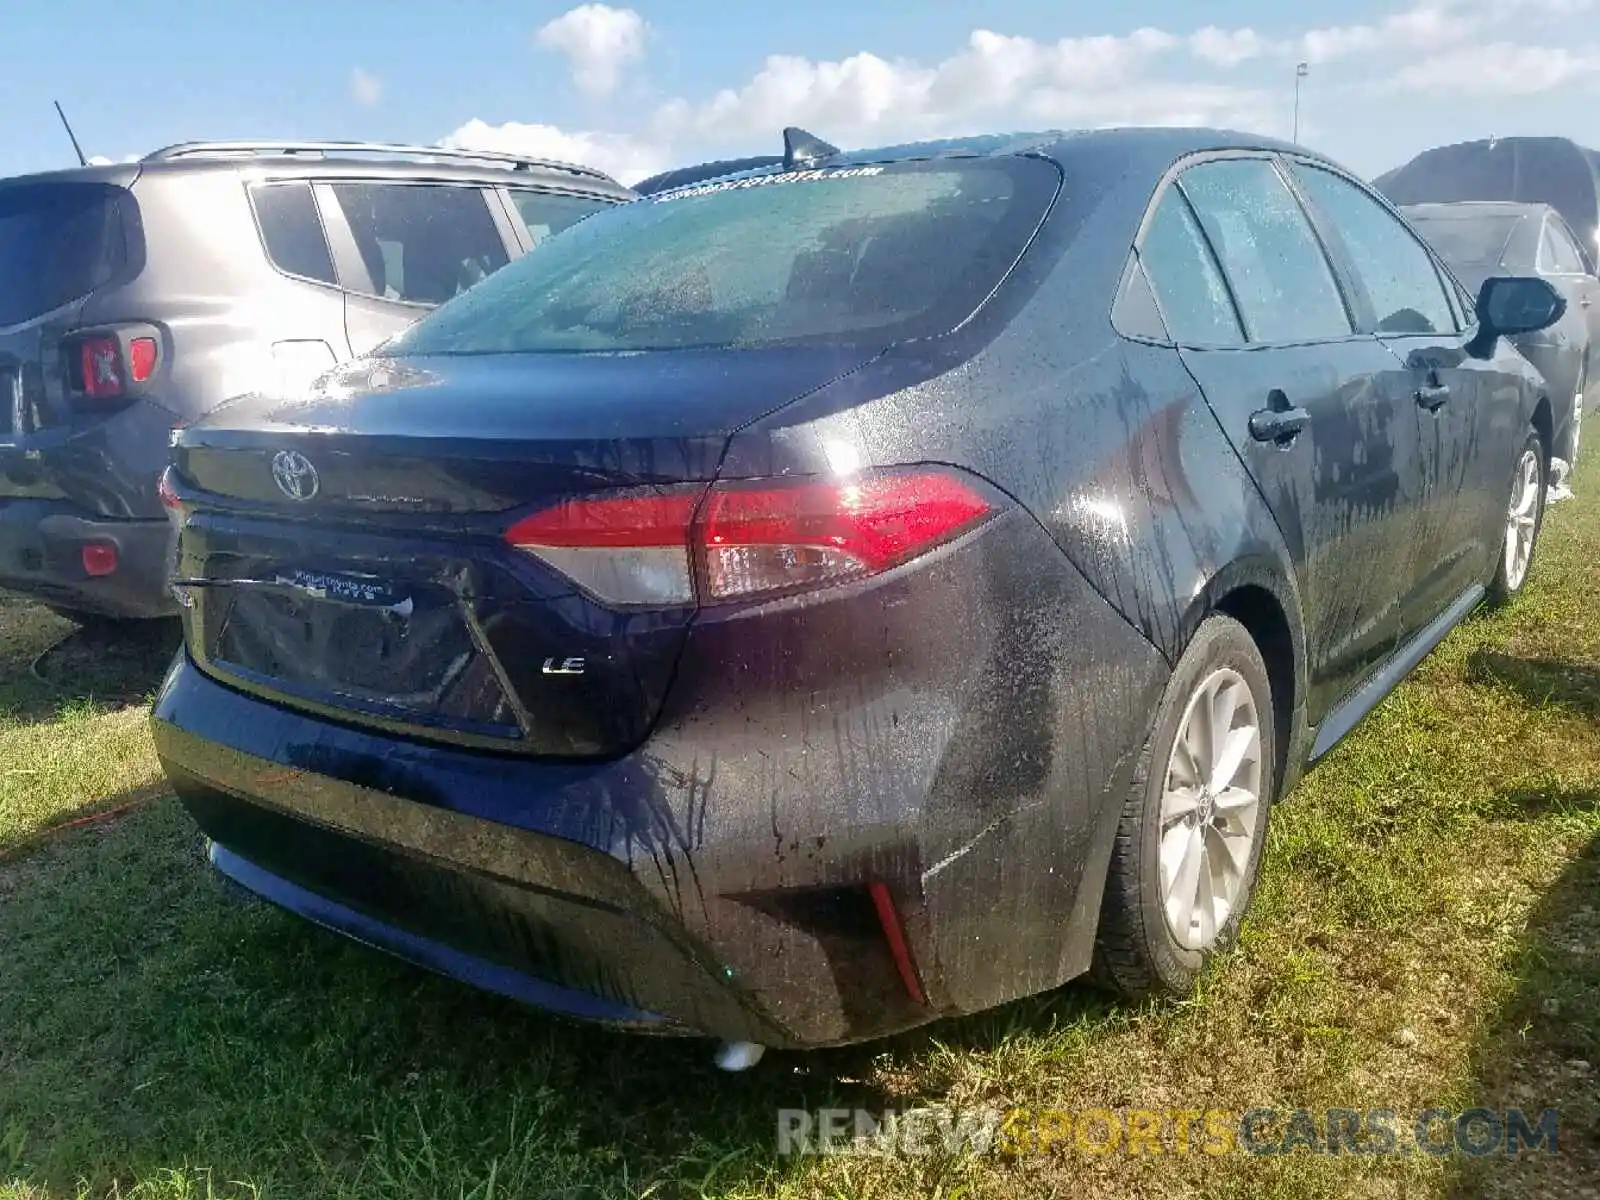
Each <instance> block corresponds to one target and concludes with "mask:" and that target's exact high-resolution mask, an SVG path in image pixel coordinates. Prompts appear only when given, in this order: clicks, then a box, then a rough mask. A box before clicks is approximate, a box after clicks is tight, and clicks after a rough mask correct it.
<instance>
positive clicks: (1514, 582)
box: [1489, 429, 1550, 605]
mask: <svg viewBox="0 0 1600 1200" xmlns="http://www.w3.org/2000/svg"><path fill="white" fill-rule="evenodd" d="M1530 455H1531V456H1532V458H1531V466H1532V469H1533V470H1535V471H1536V472H1537V474H1538V484H1537V487H1536V488H1535V491H1534V501H1533V505H1534V507H1533V540H1532V542H1531V543H1530V544H1529V545H1528V551H1527V560H1526V562H1525V563H1524V564H1523V566H1522V571H1521V574H1520V575H1514V574H1513V572H1512V567H1511V563H1510V561H1509V559H1510V555H1508V554H1507V552H1506V550H1507V546H1508V545H1509V543H1510V541H1511V521H1510V509H1511V507H1512V506H1513V505H1514V504H1515V502H1516V500H1517V498H1518V496H1519V494H1520V489H1521V487H1522V478H1523V472H1524V471H1525V470H1526V469H1528V467H1529V466H1530V457H1529V456H1530ZM1549 488H1550V457H1549V455H1548V454H1547V453H1546V450H1545V444H1544V439H1543V438H1542V437H1540V436H1539V431H1538V430H1536V429H1530V430H1529V431H1528V438H1527V440H1526V441H1525V442H1523V444H1522V449H1521V450H1520V451H1518V453H1517V461H1516V466H1515V467H1514V468H1513V469H1512V472H1511V480H1510V484H1509V486H1508V487H1507V489H1506V490H1507V492H1508V501H1507V520H1506V523H1505V527H1504V530H1503V532H1502V534H1501V538H1500V548H1499V550H1498V552H1497V553H1496V555H1495V567H1494V578H1493V579H1491V580H1490V581H1489V603H1490V604H1493V605H1501V604H1507V603H1509V602H1510V601H1512V600H1513V599H1515V598H1516V596H1517V595H1518V594H1519V593H1520V592H1521V591H1522V589H1523V587H1525V586H1526V585H1527V582H1528V576H1530V575H1531V574H1533V564H1534V560H1535V559H1536V558H1537V557H1538V553H1539V531H1540V530H1542V529H1543V528H1544V507H1545V498H1546V495H1547V494H1548V492H1549Z"/></svg>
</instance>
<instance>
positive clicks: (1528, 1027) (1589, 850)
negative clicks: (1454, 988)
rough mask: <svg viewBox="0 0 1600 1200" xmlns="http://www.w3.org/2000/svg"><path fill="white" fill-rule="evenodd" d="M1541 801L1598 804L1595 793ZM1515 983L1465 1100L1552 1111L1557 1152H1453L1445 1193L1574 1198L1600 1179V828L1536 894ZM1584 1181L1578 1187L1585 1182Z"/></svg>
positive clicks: (1585, 807)
mask: <svg viewBox="0 0 1600 1200" xmlns="http://www.w3.org/2000/svg"><path fill="white" fill-rule="evenodd" d="M1547 807H1550V808H1564V809H1566V810H1567V811H1573V812H1579V811H1586V812H1588V813H1595V812H1600V792H1597V791H1595V790H1589V791H1586V792H1582V793H1574V794H1569V795H1566V796H1564V797H1561V798H1559V800H1558V802H1557V803H1555V804H1550V805H1548V806H1547ZM1512 973H1513V977H1514V980H1515V987H1514V990H1513V992H1512V993H1511V995H1510V996H1509V997H1507V999H1506V1001H1505V1003H1504V1004H1503V1005H1502V1007H1501V1009H1500V1011H1499V1012H1498V1014H1497V1015H1496V1017H1495V1019H1494V1020H1493V1021H1492V1022H1491V1023H1490V1024H1489V1026H1488V1027H1487V1028H1486V1029H1485V1031H1484V1033H1483V1034H1482V1036H1481V1039H1480V1041H1479V1043H1478V1045H1477V1046H1476V1047H1475V1048H1474V1051H1473V1078H1474V1081H1475V1086H1474V1090H1475V1095H1474V1096H1473V1098H1472V1103H1473V1104H1475V1105H1480V1106H1482V1107H1485V1108H1489V1109H1492V1110H1495V1111H1498V1112H1504V1111H1505V1110H1506V1109H1511V1108H1520V1109H1521V1110H1522V1111H1523V1112H1524V1113H1525V1114H1526V1115H1527V1117H1528V1118H1529V1120H1530V1122H1532V1121H1536V1120H1537V1119H1538V1117H1539V1114H1540V1113H1542V1112H1543V1111H1544V1110H1545V1109H1548V1108H1555V1109H1557V1110H1559V1135H1558V1138H1557V1147H1556V1152H1555V1153H1553V1154H1551V1153H1543V1152H1537V1151H1535V1152H1524V1153H1523V1154H1522V1155H1520V1156H1518V1157H1510V1156H1504V1155H1494V1156H1489V1157H1484V1158H1477V1159H1465V1160H1462V1163H1461V1166H1460V1169H1459V1172H1458V1173H1457V1175H1456V1177H1455V1178H1454V1179H1453V1180H1452V1182H1451V1185H1450V1187H1449V1190H1448V1195H1450V1196H1451V1197H1452V1198H1453V1200H1478V1198H1483V1200H1488V1198H1490V1197H1519V1198H1521V1197H1533V1196H1538V1197H1546V1196H1548V1197H1551V1198H1552V1200H1555V1198H1557V1197H1560V1198H1563V1200H1565V1198H1566V1197H1578V1196H1586V1195H1594V1194H1596V1193H1595V1191H1594V1188H1595V1185H1596V1183H1597V1181H1600V836H1597V837H1594V838H1593V839H1591V840H1590V841H1589V843H1588V845H1587V846H1586V848H1585V850H1584V852H1583V853H1582V854H1580V855H1579V857H1578V858H1577V859H1576V860H1574V861H1573V862H1572V863H1571V865H1570V866H1569V867H1568V868H1567V869H1566V871H1564V872H1563V873H1562V875H1561V877H1560V878H1559V879H1558V880H1557V882H1556V884H1555V885H1554V886H1553V887H1551V888H1550V889H1549V890H1548V891H1547V892H1546V893H1545V895H1544V896H1543V898H1542V899H1541V900H1540V901H1539V903H1538V905H1537V906H1536V907H1535V909H1534V911H1533V912H1532V914H1530V917H1529V920H1528V926H1527V930H1526V932H1525V934H1524V935H1523V938H1522V941H1521V945H1520V947H1519V949H1518V951H1517V954H1516V957H1515V960H1514V963H1513V966H1512ZM1586 1189H1587V1190H1586Z"/></svg>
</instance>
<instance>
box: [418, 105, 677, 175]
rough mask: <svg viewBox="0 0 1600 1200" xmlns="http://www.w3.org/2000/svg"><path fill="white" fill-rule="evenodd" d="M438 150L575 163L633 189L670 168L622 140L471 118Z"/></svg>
mask: <svg viewBox="0 0 1600 1200" xmlns="http://www.w3.org/2000/svg"><path fill="white" fill-rule="evenodd" d="M439 144H440V145H442V146H447V147H449V148H451V149H453V150H498V151H501V152H503V153H506V154H526V155H528V156H529V157H531V158H549V159H555V160H556V161H558V162H569V163H579V164H581V165H583V166H586V167H596V168H598V169H599V170H602V171H605V172H606V173H607V174H609V175H611V176H613V177H614V178H616V179H618V180H620V181H621V182H622V183H637V182H638V181H639V180H641V179H643V178H645V177H646V176H647V175H654V174H655V173H656V172H657V171H664V170H666V169H667V168H668V167H669V166H672V165H673V164H672V162H671V161H670V160H669V156H668V155H667V154H666V153H664V152H663V151H662V149H661V148H660V147H657V146H654V145H651V144H649V143H647V142H644V141H641V140H639V139H637V138H633V137H629V136H627V135H625V134H616V133H573V132H568V131H566V130H562V129H557V128H556V127H555V126H554V125H530V124H523V123H522V122H520V121H507V122H506V123H505V124H504V125H490V124H489V123H488V122H487V121H481V120H478V119H477V118H474V119H472V120H470V121H468V122H467V123H466V124H465V125H463V126H461V128H459V129H457V130H456V131H455V132H454V133H452V134H450V135H449V136H448V137H446V138H442V139H441V140H440V143H439Z"/></svg>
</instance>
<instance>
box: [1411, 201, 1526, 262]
mask: <svg viewBox="0 0 1600 1200" xmlns="http://www.w3.org/2000/svg"><path fill="white" fill-rule="evenodd" d="M1406 216H1407V218H1408V219H1409V220H1410V221H1411V224H1412V225H1414V226H1415V227H1416V229H1417V232H1418V233H1420V234H1422V236H1423V237H1424V238H1426V239H1427V241H1428V244H1429V245H1431V246H1432V247H1433V248H1434V249H1435V250H1437V251H1438V252H1439V254H1440V256H1441V257H1442V258H1443V259H1444V260H1445V262H1447V263H1449V264H1450V265H1451V266H1452V267H1453V268H1455V269H1456V270H1458V271H1461V272H1463V273H1465V274H1475V273H1480V272H1492V271H1498V270H1499V269H1500V267H1501V265H1502V262H1503V260H1504V259H1505V257H1506V251H1507V249H1508V248H1509V247H1510V245H1511V239H1512V237H1513V235H1515V233H1516V232H1517V226H1518V225H1520V224H1522V222H1523V220H1524V218H1523V217H1507V216H1500V215H1498V214H1485V215H1482V216H1479V215H1468V216H1427V217H1423V216H1413V215H1412V214H1411V213H1407V214H1406ZM1506 265H1509V266H1512V267H1515V266H1516V264H1514V263H1512V264H1506Z"/></svg>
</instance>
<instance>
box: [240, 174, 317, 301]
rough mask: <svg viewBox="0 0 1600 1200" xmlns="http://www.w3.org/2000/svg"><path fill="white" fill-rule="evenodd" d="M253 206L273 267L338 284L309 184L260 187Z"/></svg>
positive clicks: (252, 192) (253, 191)
mask: <svg viewBox="0 0 1600 1200" xmlns="http://www.w3.org/2000/svg"><path fill="white" fill-rule="evenodd" d="M250 202H251V204H252V205H253V206H254V207H255V210H256V222H257V224H259V225H260V227H261V242H262V244H263V245H264V246H265V247H266V248H267V257H268V258H269V259H271V260H272V265H273V266H275V267H277V268H278V270H280V271H282V272H284V273H285V274H288V275H297V276H299V277H300V278H302V279H314V280H316V281H317V282H318V283H330V284H336V283H337V282H338V279H337V277H336V276H335V275H334V271H333V256H332V255H331V254H329V252H328V239H327V237H326V235H325V234H324V233H323V232H322V218H321V217H319V216H318V215H317V202H316V199H315V198H314V197H313V196H312V195H311V185H310V184H309V183H266V184H257V185H256V186H255V187H252V188H251V189H250Z"/></svg>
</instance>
